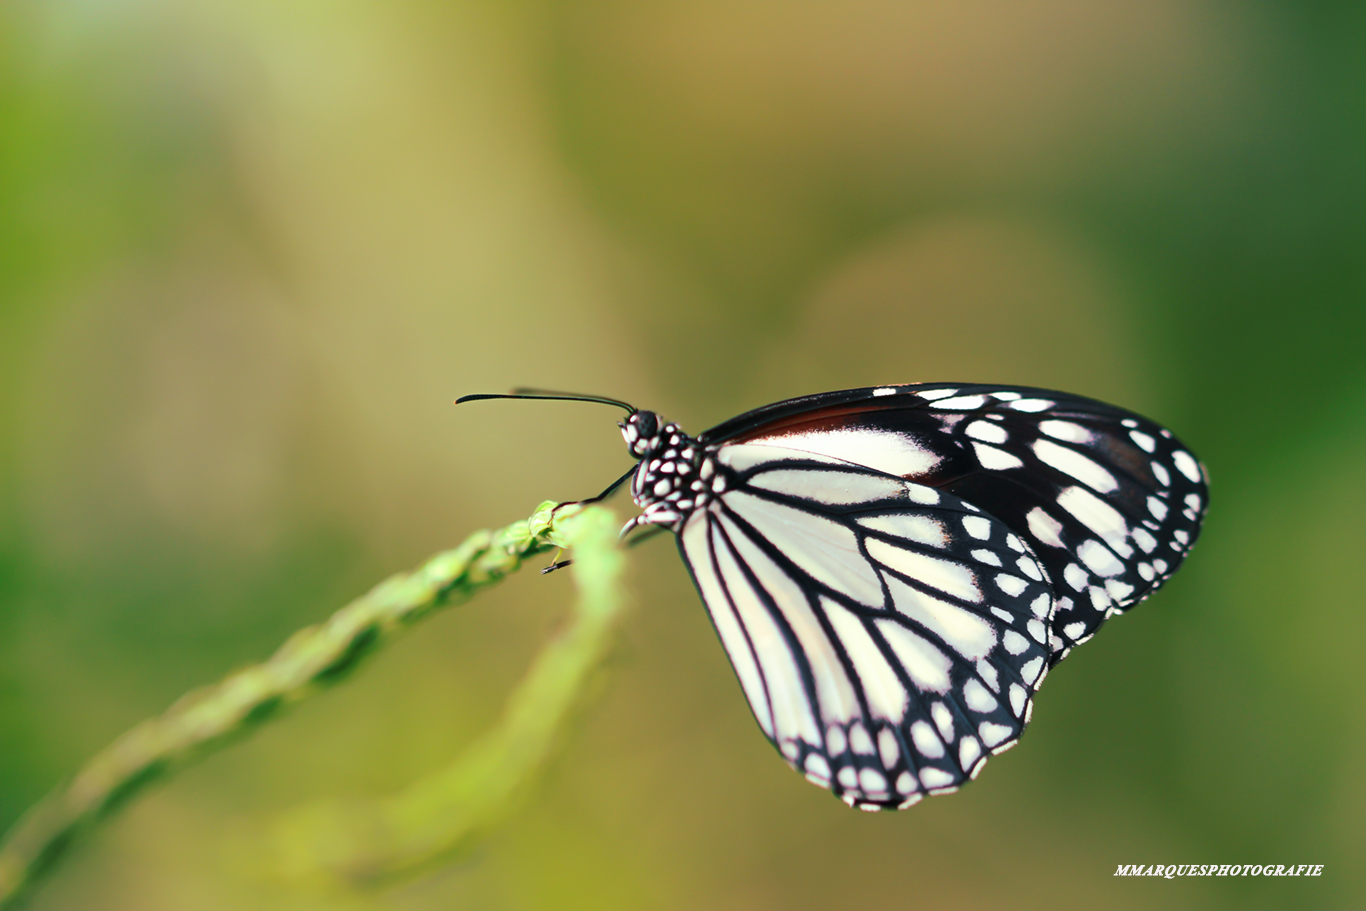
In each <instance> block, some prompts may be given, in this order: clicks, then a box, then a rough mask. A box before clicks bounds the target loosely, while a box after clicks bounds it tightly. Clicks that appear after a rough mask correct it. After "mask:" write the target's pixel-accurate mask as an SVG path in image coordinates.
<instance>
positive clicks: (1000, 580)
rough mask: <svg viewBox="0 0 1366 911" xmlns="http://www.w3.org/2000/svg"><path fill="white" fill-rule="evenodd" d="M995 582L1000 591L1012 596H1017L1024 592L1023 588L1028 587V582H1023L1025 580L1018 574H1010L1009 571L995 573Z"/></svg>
mask: <svg viewBox="0 0 1366 911" xmlns="http://www.w3.org/2000/svg"><path fill="white" fill-rule="evenodd" d="M996 584H997V586H999V587H1000V589H1001V591H1003V592H1005V593H1006V594H1007V595H1010V596H1011V597H1012V598H1018V597H1019V596H1020V595H1021V594H1023V593H1024V590H1025V589H1026V588H1028V587H1029V584H1028V583H1027V582H1025V580H1023V579H1021V578H1020V577H1019V576H1012V575H1011V574H1010V573H997V574H996Z"/></svg>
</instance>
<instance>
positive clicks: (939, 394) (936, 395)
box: [916, 389, 958, 402]
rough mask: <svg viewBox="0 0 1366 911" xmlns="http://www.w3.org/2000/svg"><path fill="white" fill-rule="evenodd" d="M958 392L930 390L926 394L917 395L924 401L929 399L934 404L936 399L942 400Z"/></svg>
mask: <svg viewBox="0 0 1366 911" xmlns="http://www.w3.org/2000/svg"><path fill="white" fill-rule="evenodd" d="M957 391H958V390H957V389H929V390H926V391H925V392H918V393H916V394H917V395H919V396H920V397H921V398H922V399H927V400H929V401H931V402H933V401H934V400H935V399H942V398H946V397H948V396H951V395H953V394H954V393H955V392H957Z"/></svg>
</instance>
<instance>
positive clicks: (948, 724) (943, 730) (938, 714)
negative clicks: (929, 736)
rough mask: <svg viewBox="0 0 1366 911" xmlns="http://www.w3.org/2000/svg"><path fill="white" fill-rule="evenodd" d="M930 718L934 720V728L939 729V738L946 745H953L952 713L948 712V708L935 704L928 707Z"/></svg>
mask: <svg viewBox="0 0 1366 911" xmlns="http://www.w3.org/2000/svg"><path fill="white" fill-rule="evenodd" d="M930 717H931V718H933V719H934V726H935V727H937V728H939V736H940V737H943V738H944V740H945V741H947V742H948V743H953V713H952V712H950V711H949V709H948V706H946V705H944V703H942V702H936V703H935V704H934V705H932V706H930Z"/></svg>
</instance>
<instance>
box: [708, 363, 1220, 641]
mask: <svg viewBox="0 0 1366 911" xmlns="http://www.w3.org/2000/svg"><path fill="white" fill-rule="evenodd" d="M699 439H700V440H701V441H703V442H705V443H708V444H711V445H721V447H722V449H724V448H726V447H727V446H731V445H736V444H743V443H749V444H754V443H763V444H771V445H776V446H783V447H787V448H793V449H799V450H803V451H807V452H811V453H813V454H821V455H827V456H835V457H838V458H842V459H846V460H849V461H852V462H856V463H858V464H861V465H865V466H868V467H870V468H874V469H877V470H880V471H885V472H888V473H891V474H895V475H898V476H900V477H903V478H906V479H907V480H911V481H914V482H916V483H918V484H923V485H927V486H930V487H934V488H936V489H939V490H941V491H943V492H946V493H950V494H953V495H954V496H956V497H959V498H961V499H963V500H965V501H967V502H969V503H972V504H974V505H976V506H977V507H978V508H980V509H982V510H983V511H984V512H987V513H989V514H990V515H991V516H993V517H994V518H996V519H999V520H1000V521H1002V522H1003V523H1005V525H1006V526H1007V527H1008V528H1010V530H1011V531H1013V532H1015V533H1016V534H1017V535H1019V536H1020V537H1021V538H1023V539H1024V540H1025V541H1026V542H1027V543H1028V544H1029V546H1030V549H1031V550H1032V552H1033V553H1034V554H1035V555H1037V557H1038V559H1039V561H1040V562H1041V563H1042V564H1043V566H1044V568H1045V569H1046V571H1047V573H1048V576H1049V578H1050V580H1051V581H1052V582H1053V585H1054V587H1055V591H1056V594H1057V596H1058V606H1057V610H1056V613H1055V616H1054V618H1053V621H1052V628H1051V631H1050V632H1051V648H1052V652H1053V655H1052V661H1053V662H1054V663H1056V662H1057V661H1058V660H1060V659H1061V658H1062V657H1064V656H1065V655H1066V654H1067V652H1068V651H1069V650H1070V649H1071V648H1072V647H1073V646H1074V645H1076V644H1078V643H1080V642H1083V641H1085V640H1086V639H1088V638H1090V637H1091V635H1093V634H1094V633H1095V631H1096V629H1097V628H1098V627H1099V626H1100V624H1101V623H1102V622H1104V621H1105V619H1107V618H1108V617H1110V616H1113V615H1114V614H1115V613H1118V612H1121V611H1124V610H1126V609H1128V608H1129V607H1132V606H1133V605H1134V604H1137V603H1138V602H1139V601H1141V600H1143V599H1144V598H1146V597H1147V596H1148V595H1150V594H1151V593H1152V592H1154V591H1156V590H1157V588H1158V587H1159V586H1160V585H1161V584H1162V583H1163V582H1164V581H1165V580H1166V579H1167V578H1169V577H1170V576H1171V574H1172V573H1174V572H1175V571H1176V569H1177V568H1178V567H1179V566H1180V565H1181V562H1182V560H1183V559H1184V558H1185V556H1186V554H1187V552H1188V551H1189V550H1190V547H1191V545H1193V544H1194V543H1195V539H1196V537H1197V536H1198V535H1199V532H1200V524H1201V522H1202V520H1203V518H1204V513H1205V510H1206V508H1207V506H1208V502H1209V498H1208V490H1207V487H1206V477H1205V473H1204V470H1203V468H1202V467H1201V466H1200V464H1199V462H1197V461H1196V459H1195V458H1194V456H1192V455H1191V453H1190V451H1189V449H1187V448H1186V447H1185V446H1184V445H1183V444H1182V443H1181V442H1180V441H1179V440H1177V439H1176V438H1175V437H1174V436H1172V434H1171V432H1170V431H1168V430H1167V429H1166V428H1164V427H1161V426H1159V425H1158V424H1156V423H1154V422H1152V421H1150V420H1148V419H1147V418H1144V417H1142V416H1140V415H1137V414H1134V413H1132V412H1130V411H1126V410H1124V409H1122V408H1116V407H1114V406H1113V405H1106V404H1104V403H1102V402H1097V401H1094V400H1092V399H1087V398H1083V397H1081V396H1074V395H1068V394H1066V393H1061V392H1052V391H1048V390H1040V389H1032V388H1027V387H1004V386H984V385H964V384H948V383H935V384H925V385H911V386H883V387H872V388H867V389H853V390H848V391H845V392H832V393H825V394H822V395H817V396H808V397H806V398H802V399H792V400H789V401H787V402H779V403H777V404H775V405H769V406H766V407H764V408H760V409H757V410H755V411H752V412H749V413H747V414H743V415H741V416H739V417H737V418H735V419H733V420H731V421H727V422H726V423H725V424H722V425H720V426H718V427H715V428H713V429H712V430H709V431H707V432H706V433H704V434H702V435H701V437H699Z"/></svg>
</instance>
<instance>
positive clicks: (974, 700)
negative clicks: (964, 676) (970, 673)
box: [963, 679, 1000, 714]
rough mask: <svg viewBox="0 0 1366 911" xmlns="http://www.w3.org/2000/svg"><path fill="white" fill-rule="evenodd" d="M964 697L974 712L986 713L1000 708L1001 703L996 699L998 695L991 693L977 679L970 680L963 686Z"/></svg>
mask: <svg viewBox="0 0 1366 911" xmlns="http://www.w3.org/2000/svg"><path fill="white" fill-rule="evenodd" d="M963 699H964V701H965V702H967V704H968V708H970V709H972V710H973V711H974V712H981V713H983V714H986V713H988V712H994V711H996V710H997V709H998V708H1000V703H998V702H997V701H996V697H995V696H993V695H991V693H990V692H988V691H987V688H986V687H984V686H982V684H981V683H979V682H978V681H977V680H976V679H972V680H969V681H968V682H967V683H966V684H965V685H964V686H963Z"/></svg>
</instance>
